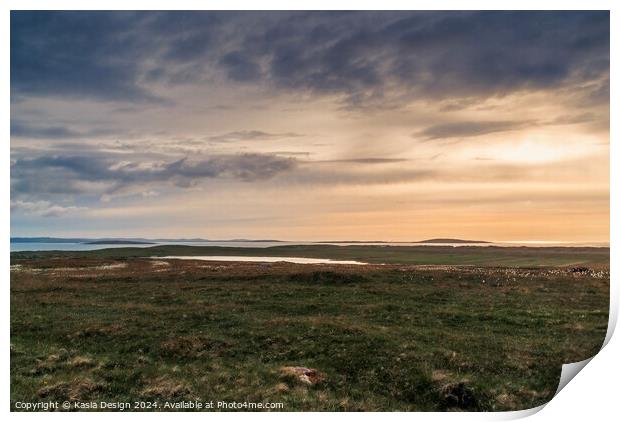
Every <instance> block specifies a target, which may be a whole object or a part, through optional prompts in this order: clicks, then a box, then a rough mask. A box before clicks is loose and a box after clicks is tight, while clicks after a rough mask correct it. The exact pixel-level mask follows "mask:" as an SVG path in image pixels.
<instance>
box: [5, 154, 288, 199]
mask: <svg viewBox="0 0 620 422" xmlns="http://www.w3.org/2000/svg"><path fill="white" fill-rule="evenodd" d="M131 158H134V159H133V160H132V159H131ZM295 165H296V161H295V160H294V159H292V158H284V157H278V156H274V155H266V154H237V155H214V156H209V157H206V158H196V159H188V158H183V159H177V160H170V159H168V160H160V161H146V160H143V159H142V160H140V159H139V157H130V159H129V160H127V161H119V160H118V156H115V155H110V154H106V153H96V152H93V153H91V154H89V155H69V154H66V155H58V154H56V155H40V156H37V157H34V158H16V159H14V160H13V162H12V164H11V195H12V197H13V196H14V195H16V196H19V195H21V194H50V193H51V194H54V193H64V194H73V193H83V194H98V193H99V194H100V193H112V192H115V191H117V190H119V189H123V188H126V187H140V186H146V185H149V184H164V183H167V184H171V185H174V186H177V187H189V186H193V185H195V184H196V183H197V182H199V181H200V180H202V179H209V178H232V179H238V180H243V181H246V182H251V181H256V180H264V179H269V178H271V177H273V176H275V175H276V174H278V173H282V172H285V171H288V170H291V169H293V168H294V167H295ZM93 186H94V188H93ZM91 190H93V191H91Z"/></svg>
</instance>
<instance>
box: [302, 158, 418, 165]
mask: <svg viewBox="0 0 620 422" xmlns="http://www.w3.org/2000/svg"><path fill="white" fill-rule="evenodd" d="M406 161H409V160H408V159H406V158H383V157H364V158H349V159H342V160H322V161H311V162H312V163H351V164H393V163H402V162H406Z"/></svg>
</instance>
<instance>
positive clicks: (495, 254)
mask: <svg viewBox="0 0 620 422" xmlns="http://www.w3.org/2000/svg"><path fill="white" fill-rule="evenodd" d="M173 255H176V256H183V255H185V256H187V255H193V256H197V255H219V256H222V255H229V256H230V255H236V256H282V257H306V258H328V259H337V260H355V261H362V262H368V263H374V264H423V265H442V264H445V265H476V266H509V267H519V266H539V265H544V266H554V265H577V264H603V265H605V264H606V265H609V248H585V247H584V248H561V247H557V248H531V247H497V246H459V247H451V246H376V245H352V246H336V245H285V246H273V247H269V248H246V247H220V246H185V245H163V246H153V247H146V248H132V247H127V248H109V249H100V250H95V251H82V252H79V251H43V252H13V253H12V255H11V257H12V258H53V257H56V258H95V257H97V258H131V257H149V256H173Z"/></svg>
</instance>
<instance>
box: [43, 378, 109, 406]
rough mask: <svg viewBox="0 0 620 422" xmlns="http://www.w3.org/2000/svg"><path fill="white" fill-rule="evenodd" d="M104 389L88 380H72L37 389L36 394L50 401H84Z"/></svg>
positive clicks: (101, 385) (99, 384)
mask: <svg viewBox="0 0 620 422" xmlns="http://www.w3.org/2000/svg"><path fill="white" fill-rule="evenodd" d="M103 389H104V385H103V384H101V383H98V382H94V381H93V380H91V379H90V378H84V379H78V378H76V379H74V380H73V381H65V382H59V383H57V384H53V385H50V386H46V387H43V388H41V389H39V391H38V392H37V394H38V395H39V397H41V398H46V399H50V400H70V401H76V400H86V399H88V398H90V397H91V396H92V395H93V394H94V393H96V392H100V391H102V390H103Z"/></svg>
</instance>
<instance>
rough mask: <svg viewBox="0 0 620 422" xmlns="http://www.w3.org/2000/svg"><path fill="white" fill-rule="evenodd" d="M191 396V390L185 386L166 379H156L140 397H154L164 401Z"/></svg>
mask: <svg viewBox="0 0 620 422" xmlns="http://www.w3.org/2000/svg"><path fill="white" fill-rule="evenodd" d="M190 394H192V390H191V389H190V388H189V387H188V386H187V385H185V384H183V383H181V382H178V381H174V380H171V379H167V378H157V379H155V380H153V381H151V382H149V385H148V386H147V387H146V388H144V389H143V390H142V391H141V393H140V395H141V396H142V397H156V398H159V399H164V400H174V399H181V398H185V397H187V396H189V395H190Z"/></svg>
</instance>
